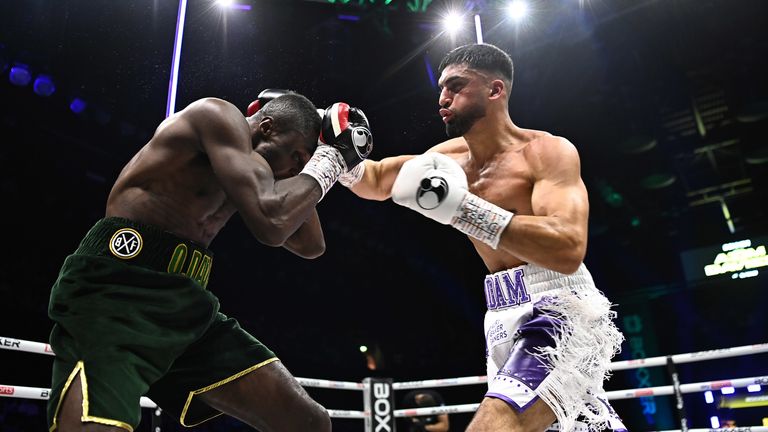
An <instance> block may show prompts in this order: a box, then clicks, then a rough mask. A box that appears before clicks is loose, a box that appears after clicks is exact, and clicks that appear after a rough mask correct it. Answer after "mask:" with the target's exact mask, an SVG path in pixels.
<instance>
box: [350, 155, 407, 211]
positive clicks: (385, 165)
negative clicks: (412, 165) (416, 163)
mask: <svg viewBox="0 0 768 432" xmlns="http://www.w3.org/2000/svg"><path fill="white" fill-rule="evenodd" d="M411 158H413V156H395V157H389V158H384V159H382V160H380V161H371V160H366V161H365V162H364V163H365V171H364V172H363V177H362V178H361V179H360V181H359V182H357V183H356V184H355V185H354V186H352V187H351V188H350V190H351V191H352V192H353V193H354V194H355V195H357V196H359V197H361V198H365V199H369V200H375V201H384V200H387V199H389V197H390V196H391V194H392V185H393V184H394V183H395V178H396V177H397V174H398V173H399V172H400V168H401V167H402V166H403V164H404V163H405V162H406V161H407V160H409V159H411Z"/></svg>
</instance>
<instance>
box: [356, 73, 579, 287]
mask: <svg viewBox="0 0 768 432" xmlns="http://www.w3.org/2000/svg"><path fill="white" fill-rule="evenodd" d="M440 84H441V89H442V90H441V95H440V100H439V105H440V107H441V109H440V115H441V117H443V121H444V122H445V123H446V125H447V126H449V127H450V126H451V124H450V123H451V122H454V121H455V122H458V120H455V119H457V118H460V117H462V116H463V118H464V119H466V118H467V117H468V116H469V115H477V113H478V112H479V113H481V114H482V115H481V116H480V117H478V119H477V120H476V122H475V123H474V124H473V125H472V127H471V128H470V129H468V130H463V131H461V133H462V136H461V137H458V138H453V139H450V140H448V141H445V142H443V143H441V144H438V145H436V146H434V147H433V148H431V149H430V150H428V151H435V152H439V153H443V154H445V155H447V156H450V157H451V158H453V159H454V160H456V161H457V162H458V163H459V165H461V166H462V168H463V169H464V173H465V174H466V175H467V182H468V184H469V191H470V192H472V193H474V194H475V195H478V196H479V197H481V198H483V199H485V200H486V201H489V202H491V203H493V204H496V205H497V206H499V207H502V208H504V209H505V210H508V211H511V212H513V213H514V214H515V216H514V217H513V218H512V221H511V222H510V223H509V225H507V227H506V228H505V230H504V232H503V233H502V236H501V241H500V243H499V245H498V248H497V249H496V250H494V249H492V248H491V247H490V246H488V245H486V244H485V243H482V242H480V241H477V240H475V239H473V238H471V237H469V239H470V241H472V243H473V245H474V246H475V249H476V250H477V252H478V254H479V255H480V257H481V258H482V259H483V262H484V263H485V265H486V266H487V268H488V270H489V271H490V272H496V271H500V270H504V269H508V268H513V267H516V266H519V265H521V264H525V263H534V264H537V265H540V266H542V267H545V268H548V269H551V270H554V271H558V272H561V273H573V272H574V271H576V270H577V269H578V267H579V265H580V264H581V262H582V261H583V259H584V255H585V254H586V243H587V219H588V215H589V202H588V197H587V190H586V187H585V186H584V182H583V181H582V179H581V174H580V161H579V156H578V152H577V151H576V148H575V147H574V146H573V144H571V143H570V142H569V141H568V140H566V139H564V138H561V137H556V136H553V135H551V134H549V133H547V132H543V131H537V130H531V129H522V128H520V127H517V126H516V125H515V124H514V123H512V121H511V119H510V118H509V113H508V111H507V105H506V100H507V96H506V91H507V89H506V88H505V86H504V83H503V82H502V81H501V80H498V79H496V80H492V79H490V78H488V77H487V76H486V75H485V74H483V73H481V72H477V71H474V70H471V69H469V68H467V67H466V66H463V65H451V66H448V67H447V68H446V69H445V70H444V71H443V74H442V76H441V78H440ZM489 95H490V96H489ZM467 113H470V114H467ZM413 157H415V156H412V155H406V156H395V157H390V158H384V159H382V160H380V161H378V162H376V161H370V160H366V161H365V164H366V166H365V172H364V175H363V178H362V179H361V181H360V182H359V183H358V184H356V185H355V186H353V187H352V191H353V192H354V193H355V194H357V195H358V196H360V197H363V198H367V199H374V200H385V199H388V198H389V197H390V195H391V190H392V184H393V183H394V181H395V178H396V177H397V174H398V173H399V172H400V168H401V167H402V165H403V164H404V163H405V162H406V161H408V160H409V159H411V158H413Z"/></svg>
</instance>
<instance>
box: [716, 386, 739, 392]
mask: <svg viewBox="0 0 768 432" xmlns="http://www.w3.org/2000/svg"><path fill="white" fill-rule="evenodd" d="M735 392H736V389H734V388H733V387H730V386H729V387H723V388H721V389H720V393H722V394H734V393H735Z"/></svg>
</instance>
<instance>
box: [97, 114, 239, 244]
mask: <svg viewBox="0 0 768 432" xmlns="http://www.w3.org/2000/svg"><path fill="white" fill-rule="evenodd" d="M243 123H244V127H247V126H246V125H245V122H243ZM234 212H235V208H234V206H232V205H231V204H229V203H228V202H227V199H226V195H225V193H224V191H223V190H222V188H221V186H220V185H219V182H218V180H217V178H216V175H215V174H214V172H213V169H212V168H211V165H210V162H209V160H208V157H207V155H206V154H205V153H204V152H203V150H202V144H201V142H200V138H199V137H198V134H197V132H196V131H195V129H194V128H193V127H192V124H191V123H190V122H189V120H188V119H187V117H186V116H185V113H184V112H181V113H179V114H176V115H174V116H172V117H169V118H168V119H166V120H165V121H164V122H163V123H161V124H160V126H159V127H158V128H157V130H156V131H155V135H154V136H153V137H152V139H151V140H150V141H149V142H148V143H147V144H146V145H145V146H144V147H143V148H142V149H141V150H140V151H139V152H138V153H137V154H136V155H135V156H134V157H133V158H132V159H131V161H130V162H128V164H127V165H126V166H125V167H124V168H123V170H122V172H121V173H120V176H119V177H118V179H117V181H116V182H115V184H114V186H113V187H112V191H111V192H110V195H109V199H108V201H107V211H106V215H107V216H120V217H125V218H128V219H132V220H136V221H138V222H143V223H147V224H151V225H155V226H158V227H160V228H163V229H166V230H168V231H171V232H173V233H174V234H176V235H179V236H181V237H184V238H187V239H190V240H193V241H196V242H199V243H201V244H204V245H208V244H209V243H210V242H211V240H212V239H213V238H214V237H215V236H216V234H217V233H218V231H219V230H220V229H221V228H222V227H223V226H224V224H225V223H226V221H227V220H228V219H229V218H230V217H231V216H232V214H233V213H234Z"/></svg>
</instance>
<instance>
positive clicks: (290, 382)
mask: <svg viewBox="0 0 768 432" xmlns="http://www.w3.org/2000/svg"><path fill="white" fill-rule="evenodd" d="M200 398H201V400H202V401H204V402H205V403H207V404H208V405H210V406H211V407H213V408H215V409H217V410H219V411H221V412H223V413H225V414H228V415H230V416H232V417H235V418H237V419H240V420H242V421H243V422H245V423H247V424H249V425H251V426H253V427H254V428H256V429H258V430H260V431H263V432H269V431H286V432H290V431H297V432H299V431H313V432H314V431H317V432H325V431H330V430H331V420H330V417H329V416H328V413H327V411H326V410H325V408H323V407H322V406H320V404H318V403H317V402H315V401H314V400H312V399H311V398H310V397H309V395H307V392H306V391H304V389H303V388H302V387H301V386H300V385H299V383H298V381H296V379H295V378H294V377H293V376H292V375H291V374H290V373H289V372H288V370H287V369H286V368H285V366H283V364H282V363H281V362H279V361H275V362H272V363H270V364H268V365H265V366H263V367H260V368H258V369H256V370H254V371H252V372H249V373H248V374H246V375H244V376H242V377H240V378H238V379H236V380H234V381H231V382H229V383H227V384H224V385H222V386H220V387H217V388H216V389H213V390H211V391H209V392H205V393H203V394H201V395H200Z"/></svg>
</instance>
